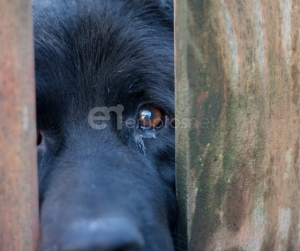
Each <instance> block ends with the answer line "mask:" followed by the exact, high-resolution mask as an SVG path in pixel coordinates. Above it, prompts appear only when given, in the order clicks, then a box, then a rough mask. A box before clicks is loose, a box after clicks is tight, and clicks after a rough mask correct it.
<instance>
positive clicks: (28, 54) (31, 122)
mask: <svg viewBox="0 0 300 251" xmlns="http://www.w3.org/2000/svg"><path fill="white" fill-rule="evenodd" d="M0 16H1V22H0V52H1V56H0V119H1V121H0V250H3V251H34V250H35V249H36V241H37V238H38V200H37V198H38V195H37V164H36V162H37V160H36V131H35V126H36V125H35V123H36V122H35V87H34V59H33V35H32V23H31V2H30V1H29V0H0Z"/></svg>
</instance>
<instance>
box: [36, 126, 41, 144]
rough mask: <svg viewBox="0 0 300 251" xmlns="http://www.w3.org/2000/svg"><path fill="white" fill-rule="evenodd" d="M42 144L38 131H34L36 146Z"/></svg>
mask: <svg viewBox="0 0 300 251" xmlns="http://www.w3.org/2000/svg"><path fill="white" fill-rule="evenodd" d="M41 143H42V134H41V132H40V131H39V130H36V145H37V146H38V145H40V144H41Z"/></svg>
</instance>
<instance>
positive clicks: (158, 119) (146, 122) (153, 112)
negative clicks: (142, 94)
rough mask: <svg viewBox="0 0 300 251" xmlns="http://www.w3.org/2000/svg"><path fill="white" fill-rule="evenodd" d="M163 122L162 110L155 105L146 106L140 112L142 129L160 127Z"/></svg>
mask: <svg viewBox="0 0 300 251" xmlns="http://www.w3.org/2000/svg"><path fill="white" fill-rule="evenodd" d="M162 124H163V115H162V112H161V111H160V110H159V109H158V108H156V107H154V106H146V107H144V108H143V109H142V110H141V111H140V114H139V127H140V128H142V129H150V128H151V129H155V128H160V127H161V126H162Z"/></svg>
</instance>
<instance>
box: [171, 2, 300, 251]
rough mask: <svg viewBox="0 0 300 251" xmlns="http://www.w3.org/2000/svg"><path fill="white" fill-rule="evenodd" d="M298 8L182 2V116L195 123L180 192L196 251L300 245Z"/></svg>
mask: <svg viewBox="0 0 300 251" xmlns="http://www.w3.org/2000/svg"><path fill="white" fill-rule="evenodd" d="M299 11H300V2H299V1H296V0H284V1H280V0H251V1H240V0H201V1H200V0H197V1H196V0H177V1H176V10H175V17H176V21H175V54H176V56H175V58H176V85H177V89H176V95H177V97H176V98H177V103H176V105H177V107H176V109H177V113H176V116H177V121H180V120H182V119H183V118H186V117H188V118H189V120H190V121H191V123H190V124H189V126H187V127H184V126H183V125H182V124H179V125H178V126H176V129H177V143H179V147H178V149H177V158H179V159H183V161H181V162H180V161H178V162H177V164H178V166H177V170H178V171H177V176H178V177H180V175H181V174H182V173H183V174H184V176H186V179H183V180H179V181H178V183H179V184H178V185H179V187H184V188H186V189H187V195H186V197H184V196H183V193H182V192H181V189H179V190H178V194H179V203H181V204H182V206H183V207H184V208H185V209H181V210H182V213H181V215H180V216H181V219H182V218H184V216H183V215H184V213H183V212H184V210H186V212H187V218H186V220H187V223H186V226H187V228H186V230H185V229H184V227H183V229H182V230H181V233H183V234H184V233H187V235H188V243H189V250H191V251H196V250H199V251H200V250H205V251H210V250H216V251H217V250H218V251H221V250H227V251H229V250H231V251H233V250H243V251H244V250H249V251H253V250H260V251H270V250H299V248H300V168H299V166H300V158H299V153H300V152H299V145H300V99H299V95H300V82H299V81H300V78H299V77H300V75H299V73H300V63H299V62H300V43H299V42H300V37H299V36H300V33H299V27H300V15H299V13H300V12H299ZM179 69H180V70H179ZM181 90H183V92H181ZM183 100H184V101H183ZM182 102H184V104H183V103H182ZM177 121H176V122H177ZM177 124H178V123H177ZM180 156H184V157H180Z"/></svg>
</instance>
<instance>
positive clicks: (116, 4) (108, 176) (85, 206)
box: [33, 0, 177, 251]
mask: <svg viewBox="0 0 300 251" xmlns="http://www.w3.org/2000/svg"><path fill="white" fill-rule="evenodd" d="M33 13H34V36H35V60H36V82H37V127H38V130H39V133H38V142H37V144H38V147H37V148H38V163H39V187H40V188H39V189H40V192H39V194H40V210H41V214H40V218H41V237H40V243H39V250H43V251H170V250H174V245H173V237H174V235H173V234H174V229H175V221H176V214H177V212H176V211H177V209H176V199H175V177H174V176H175V170H174V162H175V160H174V159H175V156H174V155H175V154H174V125H173V123H172V119H173V118H174V93H173V92H174V77H173V73H174V71H173V5H172V2H171V1H170V0H37V1H36V2H34V4H33Z"/></svg>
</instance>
